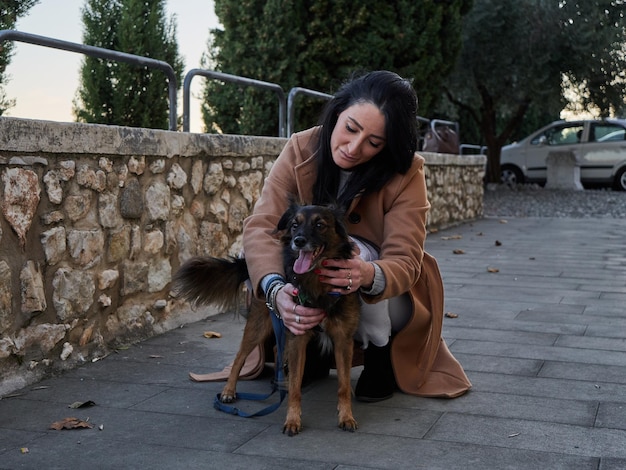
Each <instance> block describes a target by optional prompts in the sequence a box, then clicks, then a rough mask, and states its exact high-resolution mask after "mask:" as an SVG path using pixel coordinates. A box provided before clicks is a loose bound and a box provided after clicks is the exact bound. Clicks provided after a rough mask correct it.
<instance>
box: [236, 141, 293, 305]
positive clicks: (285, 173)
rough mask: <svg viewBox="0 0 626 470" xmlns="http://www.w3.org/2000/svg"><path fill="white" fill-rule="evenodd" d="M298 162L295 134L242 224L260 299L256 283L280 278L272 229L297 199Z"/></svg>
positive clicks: (257, 290) (278, 254)
mask: <svg viewBox="0 0 626 470" xmlns="http://www.w3.org/2000/svg"><path fill="white" fill-rule="evenodd" d="M302 158H303V157H302V152H301V149H300V146H299V142H298V134H294V135H293V136H292V137H291V138H290V139H289V141H288V142H287V144H286V145H285V147H284V148H283V150H282V151H281V153H280V155H279V156H278V158H277V159H276V161H275V162H274V165H273V166H272V169H271V170H270V172H269V175H268V177H267V178H266V180H265V182H264V183H263V189H262V190H261V195H260V197H259V200H258V201H257V202H256V204H255V206H254V210H253V212H252V215H250V216H249V217H247V218H246V219H245V221H244V225H243V250H244V256H245V258H246V261H247V265H248V273H249V275H250V280H251V282H252V286H253V289H254V292H255V294H256V295H262V293H261V292H260V286H259V283H260V282H261V279H262V278H263V277H264V276H265V275H267V274H270V273H279V274H284V268H283V263H282V247H281V245H280V242H279V235H278V234H277V233H276V226H277V224H278V221H279V220H280V217H281V216H282V214H283V213H284V212H285V210H286V209H287V207H288V205H289V202H290V197H295V198H299V194H298V189H297V184H296V180H295V175H294V168H295V166H296V165H297V162H298V161H301V160H302Z"/></svg>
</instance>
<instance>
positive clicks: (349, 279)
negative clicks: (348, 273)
mask: <svg viewBox="0 0 626 470" xmlns="http://www.w3.org/2000/svg"><path fill="white" fill-rule="evenodd" d="M351 289H352V279H351V278H348V285H347V286H346V290H351Z"/></svg>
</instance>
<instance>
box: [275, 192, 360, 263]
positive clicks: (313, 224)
mask: <svg viewBox="0 0 626 470" xmlns="http://www.w3.org/2000/svg"><path fill="white" fill-rule="evenodd" d="M343 217H344V213H343V211H342V210H340V209H339V208H337V207H335V206H316V205H308V206H305V205H299V204H296V203H292V204H291V205H290V206H289V208H288V209H287V211H286V212H285V213H284V214H283V216H282V217H281V218H280V221H279V222H278V226H277V229H278V231H283V235H282V236H281V239H280V240H281V242H282V244H283V246H284V247H285V251H286V252H291V258H293V259H294V262H293V266H291V268H292V269H293V272H294V273H296V274H304V273H307V272H309V271H311V270H313V269H314V268H315V267H316V266H317V265H318V263H319V262H320V261H321V260H323V259H326V258H344V259H345V258H349V257H350V256H351V254H352V244H351V243H350V239H349V237H348V232H347V230H346V227H345V225H344V223H343Z"/></svg>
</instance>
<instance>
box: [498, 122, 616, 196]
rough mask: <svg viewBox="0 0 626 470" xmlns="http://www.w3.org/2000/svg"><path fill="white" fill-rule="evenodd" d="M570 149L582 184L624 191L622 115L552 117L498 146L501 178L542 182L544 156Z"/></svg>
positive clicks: (510, 180) (545, 171)
mask: <svg viewBox="0 0 626 470" xmlns="http://www.w3.org/2000/svg"><path fill="white" fill-rule="evenodd" d="M553 151H572V152H574V155H576V159H577V160H578V163H579V164H580V181H581V183H582V184H604V185H611V186H613V187H614V188H615V189H618V190H622V191H626V119H605V120H580V121H556V122H553V123H552V124H549V125H547V126H545V127H543V128H541V129H539V130H538V131H536V132H534V133H532V134H531V135H529V136H528V137H526V138H524V139H522V140H520V141H519V142H515V143H513V144H511V145H506V146H504V147H503V148H502V154H501V156H500V167H501V170H502V181H503V182H505V183H509V184H515V183H525V182H530V183H540V184H543V183H545V182H546V173H547V168H546V158H547V157H548V154H549V153H550V152H553Z"/></svg>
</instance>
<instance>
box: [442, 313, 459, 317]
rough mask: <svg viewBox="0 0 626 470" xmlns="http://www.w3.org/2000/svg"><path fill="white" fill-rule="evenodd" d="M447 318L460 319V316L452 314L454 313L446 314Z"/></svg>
mask: <svg viewBox="0 0 626 470" xmlns="http://www.w3.org/2000/svg"><path fill="white" fill-rule="evenodd" d="M445 316H446V317H448V318H459V316H458V315H457V314H456V313H452V312H446V314H445Z"/></svg>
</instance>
